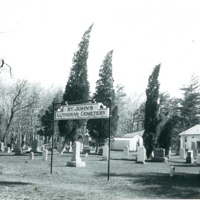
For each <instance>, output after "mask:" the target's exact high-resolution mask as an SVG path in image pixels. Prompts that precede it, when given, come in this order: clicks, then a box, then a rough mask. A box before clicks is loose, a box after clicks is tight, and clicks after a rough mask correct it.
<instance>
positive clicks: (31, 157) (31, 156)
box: [30, 152, 34, 160]
mask: <svg viewBox="0 0 200 200" xmlns="http://www.w3.org/2000/svg"><path fill="white" fill-rule="evenodd" d="M30 160H34V153H33V152H31V153H30Z"/></svg>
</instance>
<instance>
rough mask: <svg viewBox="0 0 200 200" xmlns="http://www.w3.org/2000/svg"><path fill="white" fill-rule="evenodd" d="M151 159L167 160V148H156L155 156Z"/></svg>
mask: <svg viewBox="0 0 200 200" xmlns="http://www.w3.org/2000/svg"><path fill="white" fill-rule="evenodd" d="M151 160H152V161H154V162H167V161H168V159H167V158H166V157H165V149H163V148H155V149H154V157H152V158H151Z"/></svg>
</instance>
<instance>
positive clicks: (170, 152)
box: [168, 147, 172, 158]
mask: <svg viewBox="0 0 200 200" xmlns="http://www.w3.org/2000/svg"><path fill="white" fill-rule="evenodd" d="M171 154H172V148H171V147H169V152H168V157H169V158H170V156H171Z"/></svg>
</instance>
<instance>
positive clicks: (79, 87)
mask: <svg viewBox="0 0 200 200" xmlns="http://www.w3.org/2000/svg"><path fill="white" fill-rule="evenodd" d="M92 26H93V25H92ZM92 26H90V27H89V29H88V30H87V31H86V32H85V33H84V35H83V37H82V41H81V42H80V43H79V45H78V48H79V49H78V51H77V52H76V53H75V54H74V57H73V65H72V68H71V71H70V76H69V79H68V82H67V85H66V88H65V92H64V94H63V103H64V102H66V101H67V102H68V104H70V101H85V100H87V99H88V98H89V90H90V87H89V82H88V75H87V59H88V54H89V53H88V47H89V39H90V33H91V30H92ZM82 122H83V120H67V121H66V120H61V121H59V123H58V124H59V131H60V134H61V136H63V137H65V139H66V140H67V139H68V140H72V141H74V140H75V139H76V133H77V129H78V128H79V127H80V126H81V125H82Z"/></svg>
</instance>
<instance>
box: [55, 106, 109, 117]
mask: <svg viewBox="0 0 200 200" xmlns="http://www.w3.org/2000/svg"><path fill="white" fill-rule="evenodd" d="M103 118H109V108H106V107H105V106H103V104H102V103H89V104H74V105H67V106H62V107H61V108H60V109H59V110H58V111H56V112H55V115H54V119H55V120H69V119H70V120H73V119H103Z"/></svg>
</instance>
